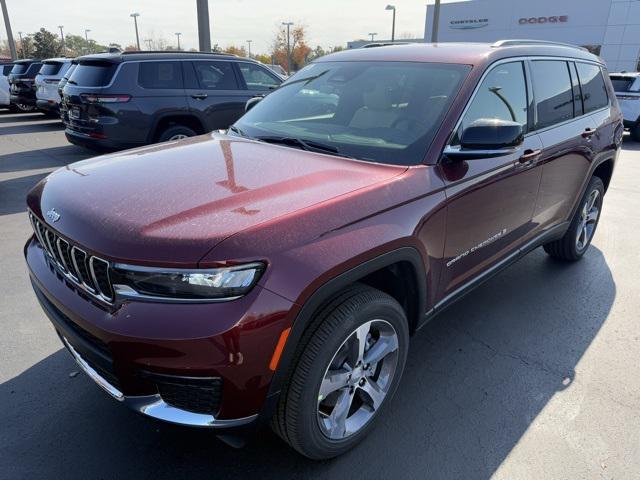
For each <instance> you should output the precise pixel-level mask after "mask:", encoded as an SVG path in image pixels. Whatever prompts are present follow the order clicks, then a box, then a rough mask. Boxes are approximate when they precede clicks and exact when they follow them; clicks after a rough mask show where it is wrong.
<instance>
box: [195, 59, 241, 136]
mask: <svg viewBox="0 0 640 480" xmlns="http://www.w3.org/2000/svg"><path fill="white" fill-rule="evenodd" d="M183 63H184V76H185V91H186V94H187V100H188V102H189V108H190V109H191V111H193V112H194V113H196V115H197V116H198V117H199V118H200V119H201V121H202V122H203V124H204V125H205V129H206V130H207V131H212V130H218V129H224V128H228V127H229V126H230V125H231V124H232V123H233V122H235V121H236V120H237V119H238V118H240V117H241V116H242V115H243V114H244V105H245V103H246V102H247V100H248V99H249V98H250V97H251V95H250V94H248V92H247V91H246V90H245V89H243V88H242V87H241V86H240V81H239V79H238V75H237V74H236V70H235V68H234V67H233V63H232V62H231V61H228V60H193V61H190V62H183Z"/></svg>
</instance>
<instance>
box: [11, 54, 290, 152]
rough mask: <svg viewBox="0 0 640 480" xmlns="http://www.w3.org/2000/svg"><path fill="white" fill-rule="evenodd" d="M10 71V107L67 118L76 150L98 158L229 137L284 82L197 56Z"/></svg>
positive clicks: (237, 61) (103, 57) (252, 64)
mask: <svg viewBox="0 0 640 480" xmlns="http://www.w3.org/2000/svg"><path fill="white" fill-rule="evenodd" d="M5 70H6V73H7V75H6V77H7V78H6V84H7V87H6V89H5V90H6V95H5V96H6V97H7V98H6V99H5V100H4V102H5V104H6V105H10V106H12V107H13V109H14V110H16V111H33V110H36V109H37V110H39V111H41V112H43V113H45V114H54V115H58V114H59V115H60V118H61V119H62V121H63V123H64V125H65V135H66V137H67V139H68V140H69V141H70V142H71V143H74V144H77V145H82V146H85V147H89V148H93V149H97V150H102V149H111V150H119V149H124V148H130V147H136V146H141V145H147V144H150V143H155V142H162V141H167V140H178V139H181V138H185V137H191V136H195V135H199V134H202V133H206V132H209V131H212V130H217V129H225V128H227V127H229V126H230V125H231V124H232V123H233V122H235V121H236V120H238V119H239V118H240V117H241V116H242V115H243V113H244V108H245V104H246V102H247V101H248V100H249V99H250V98H253V97H263V96H265V95H267V94H268V93H269V92H270V91H272V90H274V89H275V88H277V87H278V86H279V85H280V84H281V83H282V82H283V80H284V78H283V76H280V75H278V74H277V73H275V72H274V71H273V70H272V69H271V68H268V66H266V65H263V64H261V63H260V62H257V61H254V60H251V59H248V58H241V57H237V56H234V55H227V54H217V53H216V54H213V53H197V52H196V53H193V52H191V53H186V52H117V53H100V54H95V55H87V56H83V57H79V58H76V59H70V58H52V59H47V60H44V61H35V60H19V61H17V62H14V63H13V64H9V65H7V66H6V67H5V69H3V72H5ZM3 78H4V77H3ZM2 101H3V100H2V97H0V102H2ZM0 104H1V103H0Z"/></svg>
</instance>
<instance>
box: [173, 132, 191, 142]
mask: <svg viewBox="0 0 640 480" xmlns="http://www.w3.org/2000/svg"><path fill="white" fill-rule="evenodd" d="M183 138H188V137H187V135H185V134H184V133H178V134H177V135H172V136H171V137H169V141H172V140H182V139H183Z"/></svg>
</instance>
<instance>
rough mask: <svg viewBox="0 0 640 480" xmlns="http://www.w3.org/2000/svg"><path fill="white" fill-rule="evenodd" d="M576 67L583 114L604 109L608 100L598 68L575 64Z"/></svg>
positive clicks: (586, 64)
mask: <svg viewBox="0 0 640 480" xmlns="http://www.w3.org/2000/svg"><path fill="white" fill-rule="evenodd" d="M576 67H578V76H579V77H580V85H581V86H582V101H583V103H584V113H589V112H593V111H594V110H597V109H599V108H602V107H606V106H607V105H608V104H609V98H608V97H607V87H606V86H605V84H604V78H602V71H601V70H600V67H598V66H597V65H592V64H589V63H576Z"/></svg>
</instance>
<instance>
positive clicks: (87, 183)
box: [28, 134, 406, 266]
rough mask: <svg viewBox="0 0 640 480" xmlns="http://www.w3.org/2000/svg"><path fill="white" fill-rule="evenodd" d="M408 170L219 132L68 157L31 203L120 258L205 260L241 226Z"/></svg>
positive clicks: (62, 227)
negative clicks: (82, 157) (75, 159)
mask: <svg viewBox="0 0 640 480" xmlns="http://www.w3.org/2000/svg"><path fill="white" fill-rule="evenodd" d="M405 170H406V167H398V166H387V165H379V164H371V163H366V162H359V161H352V160H348V159H343V158H339V157H334V156H331V155H323V154H318V153H313V152H306V151H302V150H298V149H294V148H289V147H284V146H278V145H270V144H265V143H261V142H257V141H252V140H248V139H243V138H239V137H230V136H225V135H218V134H213V135H207V136H201V137H195V138H192V139H187V140H182V141H178V142H171V143H166V144H162V145H153V146H149V147H143V148H139V149H135V150H129V151H126V152H122V153H119V154H114V155H106V156H102V157H97V158H95V159H91V160H85V161H82V162H78V163H74V164H71V165H68V166H66V167H63V168H61V169H59V170H57V171H55V172H54V173H52V174H51V175H50V176H48V177H47V178H45V179H44V180H43V181H42V182H40V183H39V184H38V185H37V186H36V187H35V188H34V189H33V190H32V192H31V193H30V194H29V197H28V204H29V207H30V208H31V209H32V210H33V211H34V212H35V213H36V214H38V215H39V216H40V217H41V218H42V219H43V220H44V221H45V222H47V223H48V224H49V225H50V226H51V227H52V228H54V229H55V230H57V231H58V232H60V233H61V234H62V235H63V236H66V237H67V238H69V239H70V240H71V241H72V242H75V243H77V244H79V245H80V246H83V247H84V248H86V249H88V250H89V251H92V252H94V253H97V254H100V255H102V256H106V257H109V258H111V259H113V260H117V261H123V262H130V263H136V264H159V265H166V266H170V265H176V264H182V265H196V264H197V262H198V261H199V260H200V259H201V258H202V257H203V256H204V255H205V254H206V253H207V252H208V251H209V250H211V249H212V248H213V247H214V246H215V245H217V244H218V243H219V242H221V241H222V240H224V239H225V238H227V237H229V236H231V235H233V234H234V233H237V232H240V231H242V230H244V229H246V228H249V227H252V226H255V225H257V224H260V223H263V222H271V221H273V220H275V219H277V218H278V217H282V216H285V215H288V214H290V213H292V212H294V211H296V210H300V209H304V208H307V207H309V206H311V205H314V204H318V203H320V202H323V201H327V200H329V199H332V198H335V197H337V196H340V195H344V194H347V193H349V192H353V191H354V190H358V189H361V188H364V187H367V186H369V185H372V184H374V183H378V182H382V181H384V180H387V179H390V178H392V177H395V176H397V175H399V174H401V173H402V172H404V171H405ZM52 209H53V210H55V212H56V213H57V214H58V215H59V216H60V217H59V219H58V220H57V221H56V222H54V223H52V222H51V221H50V220H49V218H48V216H47V215H46V212H50V211H51V210H52ZM51 217H53V218H56V217H57V215H55V214H52V215H51ZM256 254H257V255H259V253H258V252H256Z"/></svg>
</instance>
